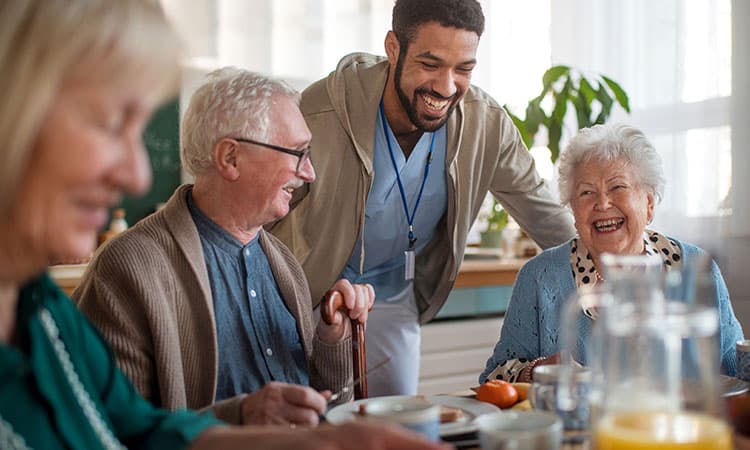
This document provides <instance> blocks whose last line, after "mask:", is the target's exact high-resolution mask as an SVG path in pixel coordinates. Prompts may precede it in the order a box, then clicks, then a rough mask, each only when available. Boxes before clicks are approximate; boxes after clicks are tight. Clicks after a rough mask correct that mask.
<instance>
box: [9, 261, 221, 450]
mask: <svg viewBox="0 0 750 450" xmlns="http://www.w3.org/2000/svg"><path fill="white" fill-rule="evenodd" d="M41 308H46V309H47V310H48V311H49V312H50V314H51V315H52V318H53V319H54V321H55V324H56V325H57V328H59V330H60V339H61V340H62V341H63V343H64V344H65V349H66V350H67V352H68V353H69V354H70V358H71V360H72V362H73V366H74V368H75V372H76V373H77V374H78V377H79V378H80V380H81V383H82V384H83V386H84V388H85V389H86V391H87V392H88V393H89V396H90V397H91V399H92V400H93V402H94V403H95V405H96V407H97V409H98V410H99V412H100V414H101V416H102V418H103V419H104V421H105V422H106V423H107V425H109V426H110V428H111V429H112V430H113V434H114V435H115V436H116V437H117V438H118V439H119V440H120V441H121V442H122V443H123V444H124V445H125V446H127V447H132V448H142V449H151V448H153V449H157V448H159V449H163V448H169V449H181V448H186V447H188V446H189V444H190V443H191V442H192V441H193V439H195V438H196V437H197V436H198V435H199V434H200V433H201V432H202V431H204V430H205V429H206V428H208V427H211V426H215V425H217V424H220V423H221V422H219V421H218V420H216V419H215V418H214V417H213V416H211V415H198V414H196V413H193V412H190V411H177V412H173V413H170V412H168V411H166V410H162V409H158V408H156V407H154V406H152V405H151V404H150V403H148V402H147V401H146V400H144V399H143V398H142V397H141V396H140V395H139V394H138V393H137V391H136V390H135V389H134V388H133V386H132V385H131V384H130V382H129V381H128V380H127V378H126V377H125V376H124V375H123V374H122V372H120V370H119V369H118V368H117V366H116V364H115V361H114V359H113V357H112V353H111V351H110V350H109V347H107V345H106V344H105V343H104V340H103V339H102V337H101V336H100V335H99V333H98V332H97V331H96V330H95V329H94V327H92V326H91V324H89V322H88V321H87V320H86V319H85V318H84V317H83V315H82V314H81V313H80V312H79V311H78V309H76V307H75V306H74V305H73V303H72V302H71V301H70V300H69V299H68V298H67V297H66V296H65V294H64V293H63V292H62V291H60V289H59V288H58V287H57V286H56V285H55V284H54V283H53V282H52V280H51V279H50V278H49V277H48V276H47V275H46V274H45V275H42V276H40V277H39V278H37V279H36V280H34V281H32V282H31V283H29V284H28V285H26V286H25V287H24V288H23V289H22V290H21V292H20V298H19V303H18V312H17V322H16V332H15V336H14V343H15V344H16V346H9V345H5V344H0V416H2V418H3V419H4V420H5V421H7V422H9V423H10V424H11V426H12V427H13V431H15V433H17V434H19V435H21V436H23V438H24V440H25V441H26V444H27V445H28V446H29V447H31V448H34V449H50V450H51V449H63V448H74V449H81V450H83V449H95V448H96V449H100V448H101V443H100V442H99V439H98V438H97V435H96V434H95V433H94V430H93V428H92V427H91V425H90V424H89V422H88V420H87V419H86V416H85V415H84V412H83V409H82V408H81V406H80V405H79V402H78V400H77V398H76V396H75V394H74V393H73V389H72V388H71V386H70V384H69V382H68V379H67V377H66V375H65V372H64V371H63V368H62V366H61V363H60V361H59V359H58V357H57V355H56V353H55V350H54V348H53V346H52V343H51V342H50V339H49V338H48V337H47V334H46V333H45V330H44V328H43V327H42V323H41V321H40V318H39V310H40V309H41Z"/></svg>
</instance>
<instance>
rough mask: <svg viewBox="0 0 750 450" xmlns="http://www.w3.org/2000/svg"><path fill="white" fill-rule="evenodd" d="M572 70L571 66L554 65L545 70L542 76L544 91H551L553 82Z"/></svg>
mask: <svg viewBox="0 0 750 450" xmlns="http://www.w3.org/2000/svg"><path fill="white" fill-rule="evenodd" d="M569 72H570V67H569V66H552V67H550V68H549V69H547V71H546V72H544V75H543V76H542V86H544V89H543V90H542V91H543V93H546V91H549V90H550V89H551V88H552V84H553V83H554V82H555V81H557V80H558V79H559V78H560V77H561V76H563V75H567V74H568V73H569Z"/></svg>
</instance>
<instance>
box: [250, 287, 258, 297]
mask: <svg viewBox="0 0 750 450" xmlns="http://www.w3.org/2000/svg"><path fill="white" fill-rule="evenodd" d="M257 295H258V294H257V293H256V292H255V289H250V297H253V298H254V297H257Z"/></svg>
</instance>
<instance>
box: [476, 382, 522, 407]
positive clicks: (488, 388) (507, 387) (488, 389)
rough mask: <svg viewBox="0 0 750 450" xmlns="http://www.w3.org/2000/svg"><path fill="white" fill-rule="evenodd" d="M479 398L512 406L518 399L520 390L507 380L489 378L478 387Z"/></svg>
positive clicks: (495, 403)
mask: <svg viewBox="0 0 750 450" xmlns="http://www.w3.org/2000/svg"><path fill="white" fill-rule="evenodd" d="M477 400H480V401H483V402H488V403H492V404H493V405H495V406H498V407H500V408H510V407H511V406H513V405H515V404H516V402H517V401H518V391H517V390H516V388H514V387H513V385H512V384H510V383H508V382H507V381H502V380H489V381H487V382H485V383H484V384H483V385H481V386H479V389H477Z"/></svg>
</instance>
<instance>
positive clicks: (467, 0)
mask: <svg viewBox="0 0 750 450" xmlns="http://www.w3.org/2000/svg"><path fill="white" fill-rule="evenodd" d="M427 22H437V23H439V24H440V25H442V26H444V27H454V28H459V29H462V30H469V31H473V32H475V33H476V34H477V36H479V37H481V36H482V32H483V31H484V14H483V13H482V6H481V5H480V4H479V2H478V1H477V0H396V4H394V5H393V19H392V23H391V27H392V29H393V32H394V33H396V37H397V38H398V42H399V44H400V45H401V47H402V50H403V49H404V48H406V47H408V45H409V43H410V42H411V41H412V40H413V39H414V36H415V35H416V33H417V28H418V27H419V26H420V25H422V24H425V23H427Z"/></svg>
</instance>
